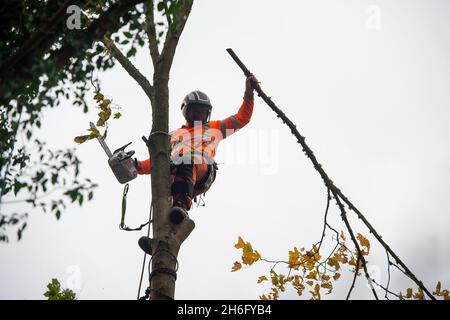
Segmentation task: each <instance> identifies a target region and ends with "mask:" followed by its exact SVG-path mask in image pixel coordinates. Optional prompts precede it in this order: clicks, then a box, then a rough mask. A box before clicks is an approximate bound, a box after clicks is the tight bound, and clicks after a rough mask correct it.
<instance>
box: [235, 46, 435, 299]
mask: <svg viewBox="0 0 450 320" xmlns="http://www.w3.org/2000/svg"><path fill="white" fill-rule="evenodd" d="M227 52H228V53H229V54H230V56H231V57H232V58H233V60H234V61H235V62H236V63H237V64H238V65H239V67H240V68H241V70H242V71H243V72H244V74H245V76H247V77H248V76H250V75H251V74H252V73H251V72H250V71H249V70H248V69H247V67H246V66H245V65H244V64H243V63H242V61H241V60H240V59H239V58H238V57H237V55H236V54H235V53H234V51H233V50H232V49H227ZM253 87H254V89H255V90H256V92H257V93H258V95H259V96H260V97H261V98H262V99H263V100H264V101H265V102H266V103H267V105H268V106H269V107H270V108H271V109H272V110H273V111H274V112H275V113H276V114H277V117H278V118H281V120H282V121H283V123H284V124H286V125H287V126H288V127H289V129H290V130H291V133H292V134H293V135H294V136H295V138H296V139H297V142H298V143H299V144H300V145H301V146H302V150H303V152H305V154H306V156H307V157H308V158H309V159H310V160H311V162H312V163H313V166H314V168H315V169H316V170H317V172H319V174H320V176H321V178H322V180H323V181H324V183H325V185H326V186H327V187H328V188H330V189H331V191H332V193H333V194H334V195H335V198H336V200H338V199H339V198H341V199H342V200H343V201H344V202H345V203H346V204H347V205H348V206H349V208H350V210H352V211H354V212H355V213H356V214H357V216H358V218H360V219H361V220H362V221H363V223H364V224H365V225H366V227H367V228H368V229H369V231H370V232H371V233H372V234H373V235H374V236H375V238H376V239H377V240H378V242H379V243H380V244H381V245H382V246H383V247H384V248H385V249H386V251H388V252H389V254H391V256H392V257H393V258H394V259H395V262H396V263H397V264H399V265H401V266H402V268H403V269H404V270H405V272H404V273H405V274H406V275H407V276H408V277H409V278H411V279H412V280H413V281H414V282H415V283H416V284H417V286H419V287H420V288H421V289H422V290H423V291H424V292H425V293H426V294H427V295H428V297H429V298H430V299H432V300H435V299H436V298H435V297H434V296H433V295H432V294H431V293H430V292H429V291H428V290H427V288H425V286H424V285H423V283H422V282H421V281H420V280H419V279H418V278H417V277H416V276H415V275H414V274H413V273H412V272H411V271H410V270H409V269H408V267H406V265H405V264H404V263H403V261H401V260H400V258H399V257H398V256H397V255H396V254H395V252H394V251H392V249H391V248H390V247H389V246H388V245H387V244H386V242H384V240H383V239H382V238H381V236H380V235H379V234H378V232H377V231H376V230H375V229H374V228H373V227H372V225H371V224H370V223H369V222H368V221H367V219H366V218H365V217H364V215H363V214H362V213H361V212H360V211H359V210H358V209H357V208H356V207H355V206H354V205H353V204H352V203H351V202H350V201H349V200H348V199H347V197H345V195H344V194H343V193H342V192H341V190H340V189H339V188H337V187H336V186H335V185H334V183H333V181H332V180H331V179H330V178H329V177H328V175H327V174H326V172H325V170H324V169H323V168H322V165H321V164H320V163H319V162H318V161H317V159H316V157H315V155H314V153H313V152H312V150H311V148H310V147H309V146H308V145H307V144H306V142H305V138H304V137H303V136H302V135H301V134H300V133H299V132H298V130H297V128H296V126H295V124H294V123H292V121H291V120H290V119H289V118H288V117H287V116H286V115H285V114H284V113H283V112H282V111H281V110H280V109H279V108H278V107H277V106H276V105H275V103H274V102H273V101H272V99H271V98H270V97H268V96H267V95H266V94H265V93H264V92H263V90H262V89H261V87H260V86H259V84H258V83H253Z"/></svg>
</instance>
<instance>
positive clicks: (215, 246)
mask: <svg viewBox="0 0 450 320" xmlns="http://www.w3.org/2000/svg"><path fill="white" fill-rule="evenodd" d="M449 27H450V3H449V2H448V1H444V0H442V1H439V0H433V1H425V0H421V1H413V0H409V1H406V0H397V1H375V0H373V1H364V0H359V1H344V0H342V1H332V0H329V1H325V0H321V1H317V0H316V1H278V2H274V1H261V0H258V1H256V0H254V1H206V0H196V1H195V3H194V7H193V10H192V13H191V16H190V18H189V21H188V23H187V25H186V28H185V31H184V33H183V35H182V37H181V40H180V43H179V46H178V49H177V53H176V56H175V61H174V64H173V67H172V72H171V80H170V105H171V110H170V128H171V129H175V128H177V127H179V126H180V125H181V124H182V123H183V118H182V115H181V112H180V105H181V100H182V98H183V97H184V95H185V94H186V93H188V92H189V91H192V90H195V89H199V90H202V91H204V92H206V93H207V94H208V95H209V97H210V98H211V100H212V103H213V106H214V108H213V114H212V119H222V118H225V117H227V116H229V115H231V114H233V113H235V112H236V111H237V109H238V107H239V105H240V103H241V99H242V96H243V92H244V80H245V79H244V76H243V74H242V73H241V71H240V69H239V68H238V67H237V65H236V64H235V63H234V62H233V61H232V59H231V58H230V57H229V56H228V54H227V52H226V51H225V49H226V48H228V47H231V48H233V49H234V50H235V52H236V53H237V54H238V56H239V57H240V58H241V59H242V60H243V62H244V63H245V64H246V65H247V67H248V68H249V69H250V70H251V71H253V72H254V73H255V75H256V76H257V77H258V79H259V80H260V81H261V86H262V88H263V90H264V91H265V92H266V93H267V94H268V95H269V96H271V97H272V98H273V100H274V102H275V103H276V104H277V105H278V106H279V107H280V108H281V109H282V110H283V111H284V112H285V113H286V114H287V115H288V117H290V119H291V120H292V121H293V122H294V123H296V124H297V127H298V128H299V130H300V132H301V133H302V134H303V135H304V136H306V139H307V140H306V141H307V143H308V144H309V145H310V147H311V148H312V149H313V151H314V152H315V154H316V156H317V158H318V160H319V162H320V163H321V164H322V165H323V166H324V168H325V170H326V171H327V172H328V174H329V175H330V176H331V178H332V179H333V181H334V182H335V183H336V185H337V186H338V187H339V188H341V190H342V191H343V192H344V194H346V195H347V197H349V198H350V199H351V201H353V203H354V204H355V205H356V207H358V208H359V209H360V210H361V211H363V213H364V214H365V215H366V217H367V219H368V220H369V221H370V222H371V223H372V225H373V226H374V227H375V228H376V229H377V230H378V231H379V233H380V234H382V235H383V238H384V239H385V240H386V241H387V242H388V244H390V246H391V247H392V248H393V249H394V251H395V252H396V253H398V254H399V256H400V258H402V259H403V261H404V262H405V263H406V264H407V265H408V266H409V267H410V269H411V270H412V271H413V272H414V273H415V274H416V275H417V276H418V277H419V278H420V279H422V280H423V281H424V282H425V284H426V285H427V286H428V287H429V288H430V289H434V287H435V285H436V283H437V281H438V280H441V281H442V282H443V286H444V287H446V288H448V287H450V273H449V271H448V268H447V267H446V266H447V265H448V263H449V262H450V256H449V254H448V252H449V251H450V247H449V243H450V236H449V235H448V229H449V225H450V218H449V213H450V205H449V203H448V202H447V201H446V199H447V197H448V196H449V193H448V190H449V188H448V183H447V181H449V179H450V170H449V167H450V165H449V163H450V162H449V161H450V148H449V142H450V138H449V137H450V129H449V127H448V121H449V119H450V98H449V95H448V91H449V90H448V89H449V83H450V63H449V62H450V61H449V58H448V57H449V56H450V55H449V54H450V46H449V44H450V43H449V41H450V37H449V30H450V28H449ZM133 62H134V63H135V64H136V66H137V67H138V68H139V69H140V70H141V71H142V72H143V73H145V74H146V75H147V76H148V78H150V79H151V78H152V76H151V75H152V70H151V62H150V60H149V55H148V51H146V50H145V49H143V50H141V51H140V52H139V54H138V55H137V57H136V58H135V59H133ZM101 80H102V90H103V93H104V94H106V95H107V96H108V97H110V98H112V99H113V100H114V102H115V103H117V104H118V105H120V106H121V107H122V111H121V112H122V114H123V117H122V118H121V119H120V120H118V121H111V123H110V124H111V126H110V130H109V135H108V139H107V142H108V144H109V145H110V147H111V149H114V148H116V147H119V146H121V145H123V144H125V143H127V142H130V141H133V145H132V147H133V148H134V150H136V154H137V156H138V158H139V159H144V158H146V157H147V150H146V148H145V145H144V143H143V142H142V140H141V136H142V135H147V134H148V133H149V131H150V127H151V109H150V104H149V102H148V100H147V98H146V96H145V95H144V93H143V92H142V91H141V89H140V88H139V87H138V86H137V84H136V83H135V82H134V80H132V79H131V78H130V77H129V76H128V74H126V72H125V71H124V70H123V69H122V68H121V67H120V66H119V65H117V66H116V67H115V68H114V69H113V70H112V71H110V72H107V73H105V74H103V75H101ZM92 106H94V101H93V100H92ZM95 116H96V110H95V109H94V108H92V109H91V111H90V113H89V114H87V115H84V114H82V113H81V112H80V110H78V109H77V108H75V107H72V106H70V105H69V103H65V104H64V105H63V106H61V107H60V108H57V109H55V110H48V111H47V112H46V113H45V115H44V121H43V129H42V130H41V131H40V133H39V137H41V138H42V139H44V140H46V141H47V142H48V146H49V147H51V148H54V149H57V148H67V147H73V146H74V143H73V138H74V137H75V136H76V135H79V134H82V133H83V132H84V130H85V129H86V128H87V127H88V123H89V121H92V120H95V119H96V118H95ZM77 150H78V151H77V152H78V153H77V154H78V155H79V157H80V158H81V160H82V161H83V166H82V175H83V176H84V177H91V178H92V179H93V180H94V181H96V182H98V183H99V184H100V187H99V188H98V190H97V191H96V193H95V198H94V200H93V201H92V202H89V203H87V204H85V205H83V207H82V208H81V209H80V208H79V207H78V206H71V207H69V209H68V210H67V211H66V212H65V213H64V214H63V216H62V219H61V220H60V221H56V219H55V218H54V216H50V215H45V214H42V213H41V212H36V213H33V214H32V215H31V217H30V220H29V226H28V228H27V230H26V232H25V234H24V239H23V240H22V241H20V242H18V243H17V242H15V241H12V242H11V243H10V244H8V245H4V244H3V245H1V246H0V256H1V264H0V299H42V298H43V296H42V293H43V292H44V291H45V286H46V284H47V283H48V282H49V281H50V279H51V278H53V277H57V278H58V279H60V280H61V282H62V284H63V285H64V286H71V287H72V288H74V289H75V291H76V292H77V294H78V296H79V298H80V299H134V298H135V297H136V292H137V286H138V281H139V275H140V268H141V263H142V252H141V251H140V249H139V248H138V246H137V240H138V238H139V237H140V236H141V235H143V234H144V233H145V232H141V233H130V232H123V231H120V230H119V229H118V224H119V221H120V203H121V193H122V188H123V186H122V185H120V184H119V183H118V182H117V181H116V180H115V178H114V176H113V174H112V172H111V171H110V169H109V167H108V166H107V162H106V156H105V154H104V153H103V150H102V149H101V148H100V146H99V144H98V143H97V142H96V141H92V142H88V143H85V144H83V145H81V146H79V147H78V148H77ZM216 160H217V161H218V162H219V163H223V164H221V165H220V169H219V172H218V178H217V180H216V182H215V184H214V186H213V187H212V189H211V190H210V191H209V192H208V193H207V196H206V199H205V200H206V207H200V208H198V209H197V208H196V209H193V210H191V217H192V218H193V219H194V221H195V222H196V228H195V230H194V231H193V233H192V234H191V236H190V237H189V238H188V239H187V241H186V242H185V244H184V245H183V246H182V248H181V251H180V255H179V262H180V268H179V271H178V280H177V286H176V298H177V299H257V298H258V296H259V295H260V294H262V293H266V292H267V291H268V287H267V286H265V285H257V284H256V280H257V278H258V276H260V275H262V274H264V273H266V274H267V273H268V271H269V269H270V267H271V266H270V265H268V264H265V263H257V264H256V265H254V266H252V267H251V268H250V269H246V270H241V271H239V272H236V273H231V272H230V269H231V266H232V265H233V262H234V261H236V260H238V259H239V257H240V255H239V252H240V251H238V250H236V249H235V248H234V247H233V245H234V244H235V243H236V240H237V237H238V236H242V237H243V238H244V240H246V241H250V242H251V243H252V244H253V246H254V248H256V249H257V250H258V251H259V252H261V253H262V255H263V257H265V258H268V259H287V253H288V250H290V249H292V248H293V246H299V247H302V246H306V247H308V246H310V245H311V244H312V243H314V242H316V241H318V240H319V239H320V235H321V228H322V219H323V212H324V209H325V205H326V190H325V187H324V186H323V184H322V181H321V179H320V177H319V175H318V173H317V172H316V171H315V170H314V169H313V167H312V165H311V163H310V162H309V160H308V159H307V158H306V157H305V156H304V154H303V153H302V151H301V149H300V148H299V147H298V144H297V143H296V141H295V139H294V137H293V136H292V135H291V134H290V132H289V130H288V128H287V127H285V126H284V125H283V124H282V123H281V121H279V119H277V118H276V117H275V115H274V113H273V112H272V111H271V110H270V109H269V108H268V107H267V106H266V105H265V103H264V102H263V101H262V100H261V99H259V98H256V100H255V108H254V114H253V118H252V120H251V122H250V124H249V125H248V126H247V127H245V128H244V129H243V130H242V131H240V132H238V133H236V134H235V135H233V136H232V137H230V139H228V140H225V141H224V142H222V144H221V145H220V146H219V149H218V155H217V157H216ZM149 194H150V181H149V176H141V177H139V179H137V180H134V181H133V182H132V183H131V185H130V191H129V196H128V212H127V221H126V222H127V224H129V225H131V226H136V225H139V224H140V223H143V222H144V221H145V220H146V219H147V216H148V210H149V204H150V198H149ZM3 208H4V209H6V205H4V206H3ZM10 209H11V210H13V209H14V210H15V211H17V210H20V207H16V208H10ZM350 217H351V220H352V222H353V224H354V225H355V229H356V231H357V232H361V233H363V234H365V235H367V236H368V235H369V232H368V231H367V230H366V229H364V228H362V227H361V225H360V224H359V221H357V220H358V219H356V217H355V216H354V215H353V214H351V215H350ZM330 222H331V223H332V225H333V226H334V227H336V228H338V229H340V230H344V225H343V223H342V222H341V221H340V219H339V214H338V210H337V208H335V207H334V206H333V210H331V212H330ZM330 235H331V234H330ZM12 238H14V234H12ZM369 239H370V240H371V242H372V247H373V253H372V254H371V256H370V257H369V259H368V260H369V264H370V265H371V269H370V270H371V271H372V272H373V274H374V276H375V277H378V278H377V279H379V280H380V281H381V282H383V283H385V282H386V280H387V278H386V272H385V270H386V256H385V253H384V252H383V251H382V250H381V249H380V246H378V245H376V241H375V239H373V238H369ZM329 241H331V240H329ZM278 271H280V272H281V271H286V270H284V269H283V268H279V269H278ZM351 278H352V275H351V274H350V273H349V272H347V273H344V274H343V279H342V280H339V281H338V282H336V285H335V291H334V294H333V295H332V296H330V297H331V298H335V299H342V298H345V295H346V292H347V290H348V288H349V286H350V282H351ZM146 285H147V273H146V275H145V281H144V283H143V288H145V287H146ZM411 286H412V283H411V282H410V281H408V280H407V279H406V278H405V277H404V276H402V275H400V274H399V273H398V272H395V271H393V273H392V280H391V288H392V289H393V290H394V291H397V292H398V290H400V289H403V290H404V289H406V288H407V287H411ZM379 294H380V295H382V293H381V291H380V292H379ZM304 297H307V298H309V295H308V294H305V296H304ZM353 297H354V298H362V299H365V298H371V293H370V291H369V290H368V289H367V287H366V285H365V280H364V279H363V278H362V277H361V278H359V280H358V282H357V288H356V290H355V291H354V296H353ZM282 298H284V299H295V298H297V296H296V295H295V293H293V292H290V291H289V292H287V293H286V294H284V295H283V296H282Z"/></svg>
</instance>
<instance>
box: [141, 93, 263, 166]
mask: <svg viewBox="0 0 450 320" xmlns="http://www.w3.org/2000/svg"><path fill="white" fill-rule="evenodd" d="M253 104H254V102H253V99H252V100H247V99H244V101H243V102H242V105H241V107H240V108H239V111H238V112H237V113H236V114H235V115H232V116H230V117H228V118H226V119H224V120H213V121H209V122H207V123H204V124H201V123H199V125H197V124H194V127H189V126H188V125H187V124H186V125H183V126H181V128H179V129H176V130H174V131H172V132H170V136H171V138H170V144H171V146H172V152H171V160H172V162H173V163H175V164H178V163H180V162H181V161H182V160H184V161H186V159H187V158H188V159H192V161H193V162H194V163H201V162H202V161H203V163H204V162H206V163H208V164H212V163H213V162H214V156H215V155H216V150H217V146H218V145H219V142H220V141H222V140H223V139H225V138H228V137H229V136H230V135H232V134H233V133H235V132H236V131H237V130H239V129H241V128H242V127H244V126H245V125H246V124H247V123H249V122H250V119H251V117H252V114H253ZM197 161H199V162H197ZM138 173H139V174H150V159H147V160H144V161H140V169H139V170H138Z"/></svg>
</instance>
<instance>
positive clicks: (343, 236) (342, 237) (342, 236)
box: [341, 231, 346, 241]
mask: <svg viewBox="0 0 450 320" xmlns="http://www.w3.org/2000/svg"><path fill="white" fill-rule="evenodd" d="M341 239H342V240H343V241H345V240H346V239H345V235H344V231H341Z"/></svg>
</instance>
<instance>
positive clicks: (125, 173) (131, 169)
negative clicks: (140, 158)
mask: <svg viewBox="0 0 450 320" xmlns="http://www.w3.org/2000/svg"><path fill="white" fill-rule="evenodd" d="M90 125H91V128H93V129H96V127H95V125H94V124H93V123H92V122H91V123H90ZM97 140H98V142H100V145H101V146H102V148H103V150H105V152H106V155H107V156H108V164H109V166H110V167H111V169H112V172H113V173H114V175H115V176H116V178H117V180H119V182H120V183H122V184H123V183H127V182H129V181H131V180H133V179H134V178H136V177H137V169H136V167H135V165H134V160H133V159H132V158H131V157H132V156H133V155H134V151H125V148H126V147H128V146H129V145H130V144H131V142H130V143H127V144H126V145H124V146H122V147H120V148H119V149H117V150H116V151H114V152H111V150H110V149H109V147H108V145H107V144H106V142H105V139H103V137H102V136H98V137H97Z"/></svg>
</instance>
